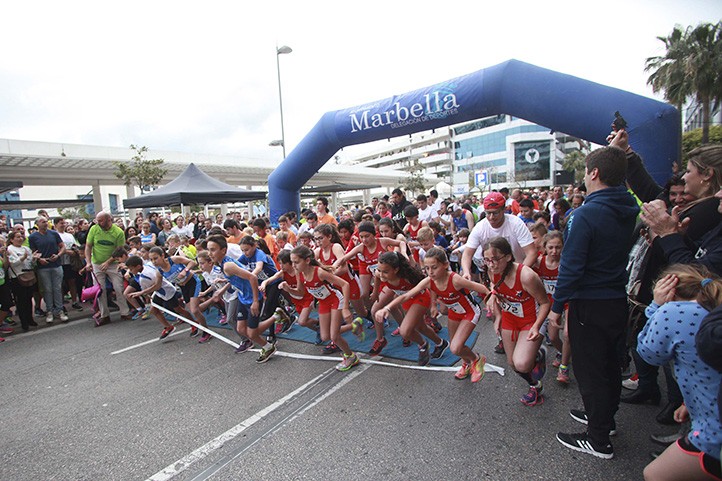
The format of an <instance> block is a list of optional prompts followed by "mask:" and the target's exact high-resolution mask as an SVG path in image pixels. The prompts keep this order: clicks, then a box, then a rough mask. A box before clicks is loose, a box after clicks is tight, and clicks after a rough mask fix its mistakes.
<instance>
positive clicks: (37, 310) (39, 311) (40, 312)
mask: <svg viewBox="0 0 722 481" xmlns="http://www.w3.org/2000/svg"><path fill="white" fill-rule="evenodd" d="M35 315H36V316H37V317H44V316H45V311H43V310H42V309H40V308H39V307H36V308H35Z"/></svg>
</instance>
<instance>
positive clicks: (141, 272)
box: [125, 256, 190, 339]
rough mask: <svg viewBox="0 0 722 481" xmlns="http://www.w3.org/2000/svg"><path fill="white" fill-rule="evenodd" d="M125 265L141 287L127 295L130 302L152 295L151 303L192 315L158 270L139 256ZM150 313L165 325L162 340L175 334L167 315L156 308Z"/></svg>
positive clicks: (172, 286)
mask: <svg viewBox="0 0 722 481" xmlns="http://www.w3.org/2000/svg"><path fill="white" fill-rule="evenodd" d="M125 265H126V267H127V268H128V272H130V273H131V275H133V276H134V277H135V278H136V279H137V280H138V287H140V289H139V290H137V291H134V292H129V293H128V294H127V297H128V299H129V300H130V299H137V298H139V297H141V296H144V295H146V294H152V295H153V297H152V298H151V302H154V303H155V304H158V305H159V306H162V307H164V308H166V309H168V310H170V311H175V312H177V313H179V314H181V315H190V314H188V312H187V311H186V310H185V309H183V308H182V307H180V305H179V304H178V301H179V299H180V293H179V292H177V291H176V288H175V286H174V285H173V284H171V283H170V282H168V280H167V279H166V278H165V277H163V276H162V275H161V273H160V271H158V269H156V268H155V267H153V266H151V265H149V264H144V263H143V259H141V258H140V257H138V256H131V257H129V258H128V260H127V261H126V262H125ZM150 312H151V314H153V315H154V316H155V317H156V319H158V321H159V322H160V323H161V324H163V331H162V332H161V333H160V338H161V339H165V338H166V337H168V335H169V334H170V333H171V332H173V330H174V329H175V327H174V326H173V325H172V324H171V323H170V322H168V321H167V320H166V318H165V315H164V314H163V313H162V312H161V311H160V310H159V309H157V308H156V307H155V306H152V307H151V309H150Z"/></svg>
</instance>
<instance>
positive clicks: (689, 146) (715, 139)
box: [682, 125, 722, 165]
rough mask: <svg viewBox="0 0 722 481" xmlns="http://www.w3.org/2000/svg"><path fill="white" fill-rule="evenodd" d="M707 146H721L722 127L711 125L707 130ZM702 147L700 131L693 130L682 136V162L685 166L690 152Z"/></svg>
mask: <svg viewBox="0 0 722 481" xmlns="http://www.w3.org/2000/svg"><path fill="white" fill-rule="evenodd" d="M707 143H709V144H722V125H712V126H710V128H709V139H708V142H707ZM701 145H702V129H694V130H690V131H689V132H685V133H684V134H682V160H683V163H684V165H686V164H687V156H688V155H689V153H690V151H692V150H694V149H696V148H697V147H699V146H701Z"/></svg>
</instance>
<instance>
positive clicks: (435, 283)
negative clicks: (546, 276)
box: [387, 247, 489, 382]
mask: <svg viewBox="0 0 722 481" xmlns="http://www.w3.org/2000/svg"><path fill="white" fill-rule="evenodd" d="M424 267H425V268H426V271H427V273H428V275H429V277H427V278H425V279H424V280H422V281H421V282H419V283H418V284H416V286H415V287H414V288H413V289H411V290H410V291H408V292H407V293H406V294H404V295H403V296H399V297H397V298H396V299H394V300H393V301H392V302H391V303H390V304H389V305H388V306H387V307H393V306H394V305H396V304H400V303H403V302H406V301H408V300H409V299H412V298H413V297H414V296H416V295H418V294H420V293H421V292H422V291H423V290H424V289H429V290H430V294H431V315H432V317H435V316H436V314H437V313H438V311H437V308H436V302H437V301H440V302H442V303H444V304H445V305H446V306H447V308H448V310H449V340H450V343H451V352H453V353H454V354H456V355H457V356H459V357H461V359H462V360H463V362H462V364H461V368H460V369H459V371H458V372H457V373H456V374H455V375H454V377H456V379H465V378H467V377H469V375H471V382H478V381H480V380H481V378H482V377H484V364H485V363H486V357H484V356H480V355H478V354H476V353H475V352H474V351H472V350H471V349H470V348H469V346H467V345H466V341H467V340H468V339H469V336H470V335H471V333H472V332H473V331H474V328H475V327H476V323H477V322H478V320H479V315H480V314H481V310H480V309H479V307H478V306H477V305H476V304H474V303H473V301H471V300H470V298H469V296H468V293H469V291H476V292H478V293H479V294H481V295H482V296H486V295H487V294H489V290H488V289H487V288H486V287H485V286H483V285H482V284H479V283H477V282H472V281H470V280H467V279H464V278H463V277H461V276H459V275H457V274H456V273H454V272H451V271H450V270H449V260H448V259H447V258H446V253H445V252H444V250H443V249H441V248H439V247H432V248H431V249H429V250H428V251H427V252H426V257H424Z"/></svg>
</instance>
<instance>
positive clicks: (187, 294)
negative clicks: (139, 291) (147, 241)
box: [150, 247, 213, 344]
mask: <svg viewBox="0 0 722 481" xmlns="http://www.w3.org/2000/svg"><path fill="white" fill-rule="evenodd" d="M150 261H151V262H152V263H153V265H154V266H155V267H156V269H158V270H159V271H160V273H161V274H162V275H163V277H165V278H166V279H167V280H168V282H170V283H171V284H174V285H176V286H178V287H179V288H180V291H181V294H183V300H184V301H185V302H186V304H187V305H188V306H189V307H190V309H191V313H192V316H190V315H188V316H186V317H193V318H194V320H195V321H196V322H197V323H198V324H200V325H201V326H203V327H205V328H208V325H207V324H206V318H205V317H204V316H203V313H202V312H201V309H200V307H199V306H200V301H199V299H198V294H199V293H200V290H201V281H200V279H199V278H198V276H197V275H195V274H193V273H191V269H193V268H194V267H195V266H196V263H195V261H192V260H190V259H188V258H186V257H181V256H169V257H166V255H165V252H163V249H161V248H160V247H153V248H152V249H151V250H150ZM181 309H182V308H181ZM183 311H185V309H183ZM185 312H187V311H185ZM197 335H198V328H196V327H191V337H195V336H197ZM212 338H213V336H211V335H210V334H209V333H207V332H204V333H203V335H202V336H201V338H200V340H199V341H198V342H199V343H200V344H203V343H206V342H208V341H210V340H211V339H212Z"/></svg>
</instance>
